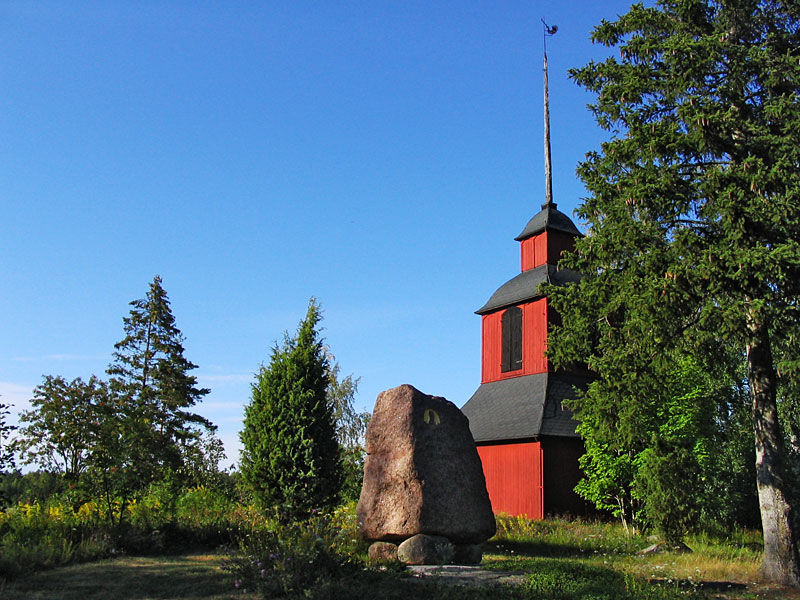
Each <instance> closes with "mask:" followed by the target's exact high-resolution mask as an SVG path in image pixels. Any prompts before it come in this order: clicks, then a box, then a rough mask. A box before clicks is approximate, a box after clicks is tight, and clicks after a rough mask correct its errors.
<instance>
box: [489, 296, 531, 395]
mask: <svg viewBox="0 0 800 600" xmlns="http://www.w3.org/2000/svg"><path fill="white" fill-rule="evenodd" d="M520 308H522V369H519V370H517V371H508V372H507V373H503V372H502V371H501V366H500V363H501V361H502V351H503V348H502V345H503V327H502V318H503V312H504V310H505V309H501V310H498V311H496V312H493V313H489V314H488V315H483V319H482V322H481V323H482V326H481V327H482V343H483V352H482V353H481V356H482V361H481V383H488V382H490V381H500V380H501V379H508V378H509V377H519V376H520V375H533V374H534V373H544V372H545V371H547V358H546V357H545V355H544V352H545V350H546V348H547V299H546V298H539V299H537V300H534V301H533V302H526V303H525V304H520Z"/></svg>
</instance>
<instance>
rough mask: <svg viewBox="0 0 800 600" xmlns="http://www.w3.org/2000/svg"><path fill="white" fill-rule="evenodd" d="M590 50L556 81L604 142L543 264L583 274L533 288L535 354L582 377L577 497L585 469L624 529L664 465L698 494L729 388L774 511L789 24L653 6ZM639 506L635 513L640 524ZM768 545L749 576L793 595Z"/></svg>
mask: <svg viewBox="0 0 800 600" xmlns="http://www.w3.org/2000/svg"><path fill="white" fill-rule="evenodd" d="M593 40H594V41H595V42H598V43H601V44H603V45H606V46H609V47H610V46H618V47H619V54H618V55H616V56H614V57H611V58H608V59H607V60H605V61H603V62H600V63H594V62H593V63H590V64H588V65H587V66H585V67H583V68H581V69H576V70H574V71H572V73H571V75H572V77H573V78H574V79H575V80H576V81H577V83H579V84H580V85H582V86H583V87H585V88H586V89H587V90H589V91H590V92H593V93H594V94H596V101H595V103H594V104H593V105H592V106H591V108H592V110H593V112H594V113H595V116H596V118H597V121H598V123H599V125H600V126H601V127H602V128H604V129H605V130H606V131H608V132H609V134H610V139H609V141H607V142H605V143H603V144H602V146H601V149H600V151H593V152H590V153H589V154H587V157H586V161H585V162H583V163H582V164H581V165H580V166H579V168H578V173H579V175H580V177H581V179H582V180H583V182H584V183H585V185H586V187H587V189H588V191H589V196H588V197H587V198H586V199H585V201H584V202H583V204H582V205H581V206H580V208H579V209H578V214H579V216H580V217H581V218H582V219H583V220H584V221H585V222H586V223H587V224H588V225H589V233H588V235H587V236H586V237H585V238H583V239H581V240H579V241H578V243H577V248H576V252H575V253H574V254H573V255H572V256H570V257H567V258H566V260H564V261H563V263H562V266H566V267H569V268H573V269H575V270H578V271H580V272H582V273H584V274H585V277H584V279H583V280H582V281H581V282H580V283H578V284H576V285H574V286H568V287H567V288H564V289H560V290H559V289H553V288H552V287H551V288H548V290H547V293H548V294H549V297H550V298H551V300H552V302H553V305H554V307H555V308H556V309H557V310H558V311H559V312H560V313H561V315H562V317H563V324H564V325H563V327H561V328H557V329H556V331H554V333H553V335H552V336H551V337H550V338H549V340H548V343H549V351H550V354H551V357H552V359H553V361H554V363H555V364H557V365H559V366H567V365H570V364H575V363H585V364H587V365H588V367H589V368H590V369H591V370H592V371H594V372H595V373H596V374H597V375H598V380H597V382H596V383H595V384H593V385H592V386H590V388H589V390H588V391H587V393H586V394H585V395H584V396H582V397H581V398H579V399H578V400H577V401H576V402H575V403H574V405H573V408H574V409H575V410H576V412H577V413H578V416H579V418H580V419H582V420H583V424H582V426H581V428H582V432H583V433H584V435H586V436H587V450H588V455H587V456H588V458H587V459H585V466H587V467H588V469H589V471H588V473H587V478H588V479H589V486H590V487H591V486H592V482H591V478H592V476H593V475H592V473H591V471H592V469H593V468H594V469H596V470H597V472H598V473H600V474H601V475H602V477H599V478H598V481H603V482H606V483H608V485H606V488H611V492H607V491H605V490H602V489H600V488H599V487H598V488H597V489H594V490H591V489H590V490H589V491H591V492H592V493H596V494H595V495H597V496H605V499H604V500H602V501H601V502H598V503H599V504H605V505H606V506H611V505H613V504H615V503H619V502H618V501H619V500H620V499H622V500H624V501H625V502H627V503H629V504H628V505H627V507H624V506H620V508H619V509H618V510H619V511H621V512H623V513H624V512H625V511H628V513H629V516H633V514H634V513H635V512H636V511H637V510H638V508H640V507H639V506H637V504H636V503H637V502H642V501H643V500H646V499H651V498H652V500H651V502H652V503H654V505H655V504H658V505H661V506H666V505H667V504H668V503H667V502H666V501H665V500H664V498H666V497H668V496H669V495H673V497H674V498H675V499H676V500H678V499H681V498H683V496H682V495H681V492H682V490H681V489H680V488H679V486H678V485H676V482H674V481H673V482H672V483H671V484H670V481H669V480H668V478H667V477H666V473H665V472H664V469H663V468H661V467H665V466H666V464H667V462H668V461H670V460H677V464H679V465H682V466H683V467H682V469H680V472H675V471H673V473H672V477H673V478H675V477H677V478H678V480H679V481H681V482H683V484H684V485H685V486H687V487H690V488H691V489H692V490H693V491H695V492H696V493H700V492H701V490H702V488H703V487H704V485H705V481H704V480H703V478H704V477H706V476H707V475H709V474H710V473H711V471H710V469H711V467H710V466H709V465H711V464H712V463H714V462H716V464H719V463H720V460H719V459H718V458H715V457H714V455H716V454H718V453H719V451H720V450H721V449H722V448H723V446H721V445H719V444H717V443H716V442H717V441H718V440H719V439H725V436H724V435H722V434H721V433H720V431H719V430H715V428H716V426H717V424H718V423H719V421H717V420H716V419H717V417H718V416H719V415H722V416H723V419H722V422H723V423H724V422H726V419H727V420H728V422H730V419H731V415H733V414H734V413H735V407H733V409H731V402H730V398H731V396H732V395H735V393H734V392H732V390H735V389H736V388H738V387H743V386H745V385H746V389H747V391H748V393H749V394H750V396H751V400H752V402H753V406H754V408H755V411H754V413H753V414H754V422H755V427H756V430H757V432H758V438H757V440H758V441H757V443H758V448H759V450H760V451H761V452H760V454H759V457H760V458H759V463H758V469H759V470H758V476H757V478H756V477H754V480H756V479H757V480H758V482H759V485H760V486H761V489H762V491H763V493H765V494H769V495H773V496H774V498H775V499H776V500H775V502H770V503H767V504H765V505H764V506H765V509H764V510H767V511H769V510H770V509H769V508H766V507H767V506H770V505H771V506H774V507H776V511H777V510H778V509H777V507H778V506H779V505H781V504H782V503H783V500H778V498H779V497H781V496H782V494H783V491H782V490H781V489H780V488H781V486H782V483H781V482H782V478H781V473H780V471H781V454H782V448H781V445H782V442H783V439H782V434H781V430H780V425H779V423H778V421H777V419H776V417H775V414H776V413H775V411H774V408H775V398H776V391H777V389H778V381H779V377H778V375H777V373H776V367H778V366H780V365H781V364H784V365H786V368H787V370H788V369H789V367H790V366H796V365H797V364H798V358H800V355H798V352H797V345H794V346H792V345H791V344H789V343H788V342H787V341H788V339H789V338H790V337H791V336H796V332H797V327H798V323H800V319H799V318H798V316H800V315H798V310H800V303H798V302H797V299H798V296H800V241H798V240H800V171H798V169H797V164H799V163H800V144H798V139H797V131H798V130H800V103H798V101H797V98H798V95H800V68H799V67H798V65H800V13H798V11H797V7H796V5H795V4H792V3H787V2H782V1H771V0H770V1H759V2H745V1H740V0H734V1H732V2H717V1H714V0H700V1H696V0H679V1H677V2H666V1H658V2H656V4H655V6H652V7H645V6H643V5H641V4H637V5H634V6H632V7H631V9H630V11H629V12H628V13H627V14H625V15H622V16H620V17H619V18H618V19H617V20H616V21H614V22H605V21H604V22H603V23H601V24H600V25H599V26H598V27H597V28H596V29H595V31H594V33H593ZM773 348H774V352H775V354H774V355H773ZM683 357H686V358H687V359H689V360H690V361H691V362H690V364H689V367H690V368H689V369H688V370H686V369H683V370H681V363H680V361H681V360H682V359H683ZM743 359H745V360H746V373H745V374H743V372H742V368H741V365H742V360H743ZM670 363H674V364H676V365H677V366H678V369H677V370H675V369H674V368H673V367H672V366H671V364H670ZM706 373H708V374H709V377H706ZM745 382H746V383H745ZM726 406H727V407H728V409H726V408H725V407H726ZM695 409H696V410H695ZM676 417H681V418H680V419H676ZM661 423H668V424H669V429H668V430H665V429H664V428H663V427H661V426H660V424H661ZM615 427H619V429H620V431H619V432H618V435H617V436H616V437H615V435H614V428H615ZM594 431H597V433H594ZM694 433H697V434H699V435H700V438H699V439H698V438H693V437H692V435H693V434H694ZM751 435H752V433H751ZM751 439H752V438H751ZM695 440H697V441H700V442H702V443H703V446H701V447H698V446H697V443H696V442H695ZM726 441H728V442H730V444H729V445H728V446H727V450H726V451H730V449H731V448H733V447H734V446H736V443H735V442H734V441H733V440H730V439H728V440H726ZM642 453H644V454H642ZM737 462H739V461H738V460H737ZM659 464H660V465H661V467H659ZM671 467H672V466H671ZM674 468H675V469H677V468H678V467H677V465H676V466H674ZM615 478H616V479H615ZM609 482H610V483H609ZM604 485H605V484H604ZM625 486H638V487H639V490H640V491H639V492H636V490H635V489H625ZM619 490H621V491H619ZM583 492H584V493H586V492H587V489H586V488H584V489H583ZM651 494H652V496H651ZM656 496H659V498H660V499H659V498H656ZM596 501H597V500H596ZM681 501H682V500H681ZM631 503H632V504H631ZM676 505H678V506H680V508H682V509H683V508H685V509H686V512H685V514H683V515H677V514H674V515H671V516H670V517H669V518H668V519H667V520H666V521H662V522H661V525H662V527H666V528H668V529H673V528H678V529H684V528H685V527H687V526H689V525H690V524H692V523H693V522H695V520H696V516H697V515H698V514H700V515H702V510H700V511H698V510H697V507H695V506H691V503H690V505H686V506H683V505H681V504H679V503H678V502H677V501H676ZM651 508H652V510H650V509H647V508H645V511H644V512H643V513H641V514H642V515H645V516H648V517H649V519H650V520H651V521H652V520H655V519H656V517H655V514H656V512H657V511H656V509H655V508H654V507H651ZM786 512H787V513H788V512H789V511H788V510H787V511H786ZM776 514H778V513H777V512H776V513H774V514H773V515H771V516H775V515H776ZM765 516H766V515H765ZM770 522H776V523H777V522H779V521H778V520H775V521H770ZM670 523H671V525H670ZM786 531H788V530H786ZM786 531H784V533H780V534H778V533H777V532H776V531H765V536H767V537H769V538H770V540H771V541H772V542H775V543H774V544H773V543H770V544H768V548H769V552H770V557H769V560H767V559H765V565H766V564H767V563H768V562H770V563H773V564H778V563H781V564H783V565H784V566H786V565H792V566H790V567H789V571H791V572H792V573H793V574H792V575H790V577H789V579H793V580H795V582H797V581H800V576H798V569H797V568H796V567H797V560H796V552H794V551H793V550H791V549H790V548H791V546H792V542H791V541H789V542H784V541H782V540H787V539H788V536H787V535H786V534H785V533H786ZM670 535H677V534H676V533H674V532H673V533H671V534H670ZM778 548H781V550H780V551H777V549H778ZM773 550H775V551H776V552H777V553H783V556H782V557H781V558H778V557H777V553H773ZM792 556H793V557H794V558H792ZM779 570H780V569H779ZM785 572H788V571H785ZM773 573H774V571H773ZM770 576H772V574H770ZM789 579H786V580H787V581H788V580H789Z"/></svg>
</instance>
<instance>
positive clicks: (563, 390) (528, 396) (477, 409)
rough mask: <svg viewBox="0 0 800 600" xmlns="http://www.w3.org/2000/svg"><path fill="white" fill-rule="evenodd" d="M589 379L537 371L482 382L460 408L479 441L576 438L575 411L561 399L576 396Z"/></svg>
mask: <svg viewBox="0 0 800 600" xmlns="http://www.w3.org/2000/svg"><path fill="white" fill-rule="evenodd" d="M589 381H590V379H588V378H586V377H581V376H578V375H569V374H565V373H536V374H534V375H526V376H523V377H512V378H510V379H503V380H500V381H492V382H490V383H484V384H482V385H481V386H480V387H479V388H478V389H477V390H476V391H475V393H474V394H473V395H472V397H471V398H470V399H469V401H468V402H467V403H466V404H465V405H464V406H463V407H461V412H463V413H464V414H465V415H466V416H467V418H468V419H469V428H470V431H471V432H472V437H473V438H474V439H475V441H476V442H490V441H500V440H515V439H525V438H532V437H538V436H540V435H553V436H564V437H577V434H576V433H575V425H577V423H576V422H575V421H574V420H573V418H572V413H571V412H570V411H569V410H568V409H567V408H565V407H564V406H563V405H562V401H563V400H566V399H571V398H574V397H575V388H585V387H586V386H587V385H588V383H589Z"/></svg>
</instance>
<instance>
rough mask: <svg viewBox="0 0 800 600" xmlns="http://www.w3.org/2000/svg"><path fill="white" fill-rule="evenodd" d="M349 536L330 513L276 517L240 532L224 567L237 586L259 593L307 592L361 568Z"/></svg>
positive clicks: (288, 594) (269, 595)
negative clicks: (299, 518)
mask: <svg viewBox="0 0 800 600" xmlns="http://www.w3.org/2000/svg"><path fill="white" fill-rule="evenodd" d="M353 537H354V536H353V535H352V532H348V531H347V530H346V529H343V528H342V527H340V526H338V525H337V524H336V522H335V517H333V516H331V515H311V516H310V517H308V518H306V519H305V520H302V521H296V522H292V523H286V522H284V521H283V520H282V519H280V518H279V519H276V520H275V521H273V522H271V523H270V524H269V525H268V526H267V527H266V528H263V529H257V530H255V531H251V532H250V533H249V534H247V535H246V536H245V537H243V538H242V539H241V540H240V543H239V549H238V552H237V553H236V554H235V555H233V556H232V557H231V558H230V559H228V560H227V561H226V562H225V564H224V568H225V570H227V571H229V572H231V573H232V574H233V576H234V586H235V587H236V588H237V589H242V590H245V591H249V592H256V593H258V594H259V595H260V596H261V597H263V598H272V597H304V596H306V597H307V596H309V595H310V594H311V593H312V592H313V591H314V588H316V587H318V586H320V585H321V584H323V583H328V582H330V581H332V580H336V579H342V578H347V577H349V576H352V574H353V573H354V572H356V571H359V570H360V569H361V563H360V562H359V561H358V560H356V559H355V556H354V547H353Z"/></svg>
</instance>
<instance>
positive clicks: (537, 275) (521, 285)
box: [475, 265, 581, 315]
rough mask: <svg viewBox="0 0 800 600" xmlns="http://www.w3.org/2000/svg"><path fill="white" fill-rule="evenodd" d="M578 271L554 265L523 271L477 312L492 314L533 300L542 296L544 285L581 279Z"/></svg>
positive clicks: (564, 283)
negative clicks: (540, 292) (500, 309)
mask: <svg viewBox="0 0 800 600" xmlns="http://www.w3.org/2000/svg"><path fill="white" fill-rule="evenodd" d="M580 277H581V276H580V274H579V273H578V272H577V271H571V270H569V269H559V268H557V267H555V266H554V265H540V266H538V267H536V268H535V269H529V270H528V271H523V272H522V273H520V274H519V275H517V276H516V277H514V279H511V280H510V281H507V282H506V283H504V284H503V285H501V286H500V287H499V288H498V289H497V291H496V292H495V293H494V294H492V297H491V298H489V301H488V302H487V303H486V304H484V305H483V306H482V307H480V308H479V309H478V310H476V311H475V312H476V313H477V314H479V315H482V314H484V313H488V312H491V311H493V310H495V309H497V308H502V307H504V306H511V305H513V304H519V303H520V302H523V301H525V300H531V299H533V298H536V297H537V296H540V295H541V294H539V286H540V285H541V284H542V283H544V282H545V281H546V282H547V283H554V284H555V285H566V284H567V283H572V282H575V281H578V280H579V279H580Z"/></svg>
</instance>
